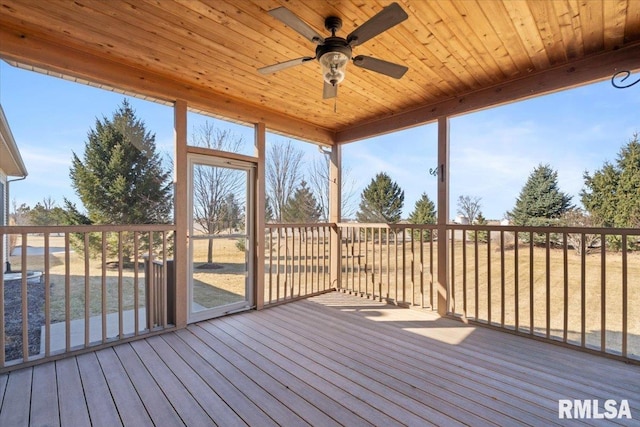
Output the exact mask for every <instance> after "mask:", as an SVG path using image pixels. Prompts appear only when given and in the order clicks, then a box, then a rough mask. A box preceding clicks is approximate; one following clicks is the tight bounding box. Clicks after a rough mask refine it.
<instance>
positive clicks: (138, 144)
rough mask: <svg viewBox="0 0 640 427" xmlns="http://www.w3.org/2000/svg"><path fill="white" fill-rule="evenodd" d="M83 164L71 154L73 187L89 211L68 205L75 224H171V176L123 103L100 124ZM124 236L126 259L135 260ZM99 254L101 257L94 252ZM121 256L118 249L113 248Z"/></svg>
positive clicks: (90, 139) (69, 219)
mask: <svg viewBox="0 0 640 427" xmlns="http://www.w3.org/2000/svg"><path fill="white" fill-rule="evenodd" d="M87 138H88V139H87V141H86V142H85V148H84V150H85V151H84V156H83V157H82V159H80V157H78V156H77V155H76V153H73V158H72V164H71V169H70V174H69V175H70V177H71V185H72V187H73V188H74V190H75V191H76V194H77V195H78V197H79V199H80V200H81V202H82V204H83V205H84V208H85V210H86V215H84V214H82V213H80V212H79V211H78V210H77V208H76V207H75V205H74V204H72V203H70V202H69V201H68V200H65V205H66V207H67V218H66V219H67V222H69V223H72V224H77V223H90V224H154V223H156V224H157V223H167V222H169V221H170V214H171V206H172V197H171V191H172V189H171V183H170V180H169V177H170V173H169V172H168V171H166V170H165V169H164V168H163V166H162V160H161V158H160V156H159V154H158V153H156V145H155V135H153V134H151V133H149V132H147V130H146V128H145V125H144V122H142V121H141V120H139V119H137V118H136V116H135V112H134V110H133V109H132V108H131V106H130V105H129V103H128V102H127V100H126V99H125V100H124V101H123V103H122V105H121V106H120V107H119V108H118V109H117V110H116V111H115V112H114V113H113V116H112V118H111V119H108V118H106V117H103V119H102V120H99V119H96V124H95V129H91V130H90V131H89V133H88V137H87ZM130 237H131V236H124V240H125V242H124V243H125V249H124V251H125V253H124V258H129V257H130V256H131V255H132V254H131V251H132V248H131V247H132V243H131V238H130ZM92 252H94V253H95V252H97V253H99V250H98V251H92ZM110 252H111V253H112V254H113V253H116V252H117V245H110Z"/></svg>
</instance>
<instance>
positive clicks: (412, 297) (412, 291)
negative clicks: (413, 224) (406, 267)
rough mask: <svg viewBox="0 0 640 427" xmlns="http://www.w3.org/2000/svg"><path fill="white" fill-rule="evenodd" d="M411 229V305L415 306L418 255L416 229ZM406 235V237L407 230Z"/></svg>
mask: <svg viewBox="0 0 640 427" xmlns="http://www.w3.org/2000/svg"><path fill="white" fill-rule="evenodd" d="M409 230H411V232H410V233H409V236H411V305H412V306H414V305H416V283H415V261H416V256H415V252H414V250H415V245H414V238H413V237H414V235H413V232H414V229H413V228H411V229H409ZM405 237H406V230H405Z"/></svg>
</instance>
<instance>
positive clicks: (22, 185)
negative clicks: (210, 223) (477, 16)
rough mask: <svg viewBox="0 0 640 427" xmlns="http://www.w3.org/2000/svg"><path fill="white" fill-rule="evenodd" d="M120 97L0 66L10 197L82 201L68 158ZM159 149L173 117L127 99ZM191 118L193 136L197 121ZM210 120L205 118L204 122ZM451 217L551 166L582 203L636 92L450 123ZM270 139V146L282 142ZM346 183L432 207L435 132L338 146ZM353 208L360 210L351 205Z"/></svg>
mask: <svg viewBox="0 0 640 427" xmlns="http://www.w3.org/2000/svg"><path fill="white" fill-rule="evenodd" d="M124 97H125V96H124V95H122V94H118V93H113V92H109V91H104V90H100V89H96V88H93V87H89V86H86V85H82V84H78V83H73V82H69V81H66V80H62V79H58V78H54V77H49V76H44V75H41V74H38V73H34V72H30V71H25V70H20V69H16V68H13V67H11V66H9V65H8V64H6V63H5V62H3V61H0V103H1V104H2V107H3V108H4V111H5V114H6V116H7V119H8V121H9V125H10V126H11V130H12V132H13V135H14V137H15V140H16V142H17V144H18V147H19V149H20V151H21V153H22V156H23V160H24V161H25V164H26V166H27V169H28V171H29V176H28V178H27V179H26V180H24V181H20V182H15V183H13V184H11V199H12V201H13V200H15V201H16V203H17V204H18V205H20V204H22V203H26V204H27V205H30V206H34V205H35V204H36V203H37V202H38V201H41V200H43V199H44V198H45V197H51V198H53V199H54V200H55V201H56V202H57V203H58V204H60V205H62V201H63V199H64V198H65V197H66V198H68V199H70V200H72V201H74V202H76V203H77V202H78V199H77V197H76V196H75V194H74V192H73V190H72V189H71V188H70V181H69V165H70V159H71V153H72V152H75V153H77V154H78V155H82V153H83V149H84V143H85V141H86V136H87V133H88V131H89V130H90V129H91V128H93V127H94V126H95V121H96V118H97V117H98V118H102V117H103V116H107V117H110V116H111V114H112V112H113V111H114V110H116V108H117V107H118V106H119V105H120V103H121V102H122V100H123V99H124ZM128 99H129V100H130V103H131V104H132V105H133V107H134V108H135V110H136V114H137V116H138V117H139V118H141V119H142V120H143V121H144V122H145V124H146V126H147V129H148V130H149V131H151V132H153V133H155V134H156V144H157V146H158V149H159V150H160V151H161V152H163V153H165V155H166V156H167V157H170V156H171V155H172V153H173V111H172V108H171V107H169V106H164V105H159V104H154V103H152V102H149V101H143V100H139V99H135V98H128ZM204 120H207V118H204V117H202V116H198V115H195V114H190V115H189V118H188V126H189V129H190V130H191V129H193V127H194V126H197V125H198V124H199V123H201V122H202V121H204ZM209 120H211V119H209ZM214 125H215V126H218V127H230V128H231V129H232V130H233V132H236V133H237V134H239V135H242V136H243V137H244V139H245V140H246V142H247V144H246V147H247V148H246V151H245V153H246V154H251V152H252V143H253V136H252V128H249V127H242V126H237V125H233V124H228V123H225V122H222V121H220V120H214ZM450 129H451V170H450V172H451V217H454V216H455V214H456V201H457V198H458V197H459V196H460V195H468V196H473V197H480V198H481V202H480V203H481V205H482V212H483V214H484V216H485V217H487V218H490V219H500V218H502V217H503V215H504V213H505V212H507V211H508V210H510V209H512V208H513V206H514V203H515V200H516V198H517V196H518V194H519V192H520V190H521V189H522V186H523V185H524V183H525V182H526V179H527V177H528V176H529V174H530V173H531V171H532V170H533V169H534V168H535V167H536V166H537V165H539V164H541V163H543V164H549V165H550V166H551V167H552V168H554V169H555V170H557V171H558V181H559V185H560V189H561V190H562V191H564V192H566V193H569V194H570V195H573V196H574V199H573V201H574V203H576V204H578V205H579V204H580V198H579V192H580V190H581V189H582V187H583V178H582V176H583V173H584V171H590V172H593V171H594V170H596V169H598V168H600V167H602V165H603V163H604V162H605V161H606V160H608V161H614V160H615V158H616V156H617V153H618V151H619V150H620V148H621V147H622V146H623V145H624V144H626V143H627V142H628V141H629V140H630V139H631V138H632V136H633V134H634V132H640V88H638V87H636V86H634V87H631V88H628V89H616V88H614V87H613V86H612V85H611V83H610V82H609V81H608V80H607V81H604V82H600V83H596V84H592V85H589V86H583V87H579V88H576V89H572V90H567V91H563V92H559V93H556V94H552V95H548V96H544V97H538V98H533V99H530V100H526V101H522V102H518V103H513V104H509V105H506V106H502V107H499V108H492V109H488V110H484V111H480V112H476V113H472V114H467V115H464V116H460V117H455V118H452V119H451V123H450ZM286 140H287V139H286V138H284V137H281V136H277V135H269V136H268V139H267V143H268V144H269V143H271V142H273V141H286ZM296 145H297V146H298V147H300V149H302V150H303V151H304V153H305V161H306V162H307V163H310V162H312V161H314V159H315V158H317V157H318V156H320V155H321V154H320V153H319V152H318V149H317V147H316V146H314V145H312V144H307V143H303V142H297V144H296ZM343 163H344V166H345V168H346V169H347V171H348V172H347V175H346V178H347V180H348V181H350V182H352V183H353V184H352V185H353V187H352V191H353V192H354V193H355V197H354V198H353V202H354V203H355V204H356V205H357V203H358V202H359V200H360V193H361V191H362V189H363V188H364V187H366V185H368V184H369V182H370V181H371V179H372V178H373V177H374V176H375V174H376V173H378V172H382V171H384V172H386V173H387V174H389V175H390V176H391V178H392V179H393V180H394V181H396V182H397V183H398V184H399V185H400V187H401V188H402V189H403V190H404V191H405V204H404V212H403V213H404V215H403V216H404V217H406V216H408V215H409V213H410V212H411V211H412V210H413V206H414V204H415V202H416V200H417V199H418V198H419V197H420V195H421V194H422V193H423V192H426V193H427V194H428V195H429V197H430V198H431V199H432V200H434V201H435V200H436V184H437V183H436V179H435V178H434V177H432V176H431V175H429V169H430V168H433V167H435V166H436V165H437V129H436V125H435V124H428V125H424V126H420V127H416V128H412V129H409V130H406V131H403V132H399V133H394V134H389V135H384V136H380V137H377V138H372V139H369V140H366V141H360V142H355V143H351V144H347V145H345V146H344V148H343ZM356 208H357V206H356Z"/></svg>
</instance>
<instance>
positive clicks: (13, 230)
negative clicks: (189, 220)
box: [0, 224, 176, 234]
mask: <svg viewBox="0 0 640 427" xmlns="http://www.w3.org/2000/svg"><path fill="white" fill-rule="evenodd" d="M175 229H176V226H175V225H174V224H119V225H52V226H48V225H47V226H43V225H6V226H1V227H0V233H1V234H21V233H28V234H43V233H91V232H102V231H105V232H108V231H112V232H113V231H115V232H117V231H175Z"/></svg>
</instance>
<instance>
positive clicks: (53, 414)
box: [30, 363, 60, 427]
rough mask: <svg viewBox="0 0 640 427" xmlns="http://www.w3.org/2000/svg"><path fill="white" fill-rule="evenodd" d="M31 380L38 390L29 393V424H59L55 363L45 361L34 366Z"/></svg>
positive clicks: (35, 426)
mask: <svg viewBox="0 0 640 427" xmlns="http://www.w3.org/2000/svg"><path fill="white" fill-rule="evenodd" d="M32 382H33V383H34V384H38V392H37V393H32V395H31V409H30V425H31V426H32V427H39V426H47V427H53V426H59V425H60V411H59V406H58V381H57V379H56V367H55V365H54V364H52V363H47V364H44V365H39V366H36V367H34V368H33V379H32Z"/></svg>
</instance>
